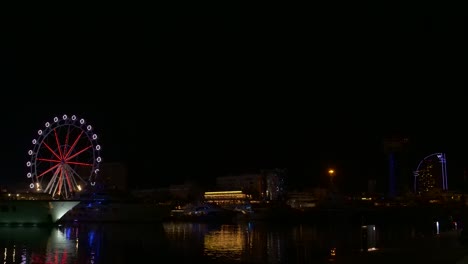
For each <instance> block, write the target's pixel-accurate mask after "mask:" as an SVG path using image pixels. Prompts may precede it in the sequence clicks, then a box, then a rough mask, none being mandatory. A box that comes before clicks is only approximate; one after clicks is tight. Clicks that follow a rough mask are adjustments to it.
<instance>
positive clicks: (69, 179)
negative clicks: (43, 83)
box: [26, 114, 102, 194]
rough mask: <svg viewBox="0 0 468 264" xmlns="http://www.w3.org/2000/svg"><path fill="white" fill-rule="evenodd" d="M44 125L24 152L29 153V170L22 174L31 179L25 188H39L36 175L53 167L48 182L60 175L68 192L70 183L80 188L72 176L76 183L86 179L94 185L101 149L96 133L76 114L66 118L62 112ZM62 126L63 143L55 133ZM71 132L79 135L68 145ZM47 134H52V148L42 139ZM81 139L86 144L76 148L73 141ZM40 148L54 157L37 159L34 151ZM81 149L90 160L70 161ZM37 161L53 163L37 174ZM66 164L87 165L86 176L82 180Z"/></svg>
mask: <svg viewBox="0 0 468 264" xmlns="http://www.w3.org/2000/svg"><path fill="white" fill-rule="evenodd" d="M44 127H45V128H44V129H39V130H38V131H37V134H38V137H37V138H35V139H33V140H32V144H33V148H32V149H30V150H28V155H29V156H30V160H29V161H28V162H27V163H26V165H27V167H28V168H29V172H28V173H27V175H26V176H27V178H30V179H31V180H32V183H31V184H30V185H29V187H30V188H31V189H32V188H35V187H36V188H37V190H38V191H39V190H40V188H41V187H39V178H40V177H42V176H43V175H44V174H46V173H48V172H50V171H52V170H55V173H54V175H53V179H51V182H52V181H57V178H59V181H62V178H63V184H64V185H69V187H68V188H69V191H70V192H71V191H73V185H75V189H76V188H78V189H79V190H81V185H80V184H78V183H77V181H76V180H75V177H76V178H79V180H80V182H82V183H83V184H87V183H88V182H89V183H90V184H91V185H92V186H94V185H95V178H96V177H97V174H98V172H99V163H100V162H101V161H102V159H101V156H100V155H99V154H100V151H101V145H99V144H98V141H97V139H98V136H97V134H95V133H94V131H93V127H92V126H91V125H90V124H87V123H86V121H85V119H83V118H81V119H79V118H77V116H76V115H72V116H71V117H68V116H67V115H66V114H64V115H63V116H62V117H61V118H59V117H54V118H53V121H51V122H45V124H44ZM62 127H68V128H67V132H66V140H65V142H63V141H62V142H60V140H59V136H58V135H57V130H60V129H61V128H62ZM72 131H77V133H79V135H78V136H77V137H76V138H75V140H74V141H73V140H72V141H71V142H73V143H72V144H71V143H70V142H68V139H69V136H70V135H71V132H72ZM82 136H84V137H82ZM49 137H55V140H56V141H55V142H56V145H55V147H53V148H52V147H50V146H49V145H48V144H47V143H46V142H45V141H46V139H47V138H49ZM82 138H86V140H87V143H88V144H89V146H87V147H86V148H84V149H81V150H78V151H77V150H76V149H75V147H76V144H77V143H78V141H80V140H81V139H82ZM62 148H63V149H62ZM67 148H68V149H67ZM42 149H48V150H47V151H50V155H52V154H53V156H55V157H54V159H43V158H40V157H39V156H38V154H39V152H40V151H41V150H42ZM62 150H63V153H62ZM44 151H45V150H44ZM84 152H86V153H88V154H90V155H91V156H92V162H89V163H86V164H85V163H81V162H78V161H70V160H71V159H73V158H76V157H77V156H79V155H80V154H82V153H84ZM55 158H56V159H55ZM41 160H42V161H49V162H54V163H55V165H54V166H52V167H51V168H49V169H47V170H46V171H45V172H43V173H42V174H38V173H40V172H38V171H37V170H38V165H39V164H38V162H40V161H41ZM70 164H74V165H86V166H89V167H91V170H90V174H89V176H86V177H85V178H86V179H83V178H82V177H80V175H79V174H78V173H77V172H76V171H75V170H74V169H73V168H72V167H71V166H70ZM58 174H60V176H57V175H58ZM44 178H45V177H44ZM65 179H66V180H65ZM50 184H51V183H49V184H48V186H47V188H49V187H50V186H49V185H50ZM60 186H61V185H60ZM47 188H46V190H47ZM52 188H53V187H50V189H51V190H52ZM60 188H61V187H60ZM60 188H59V192H58V193H59V194H60V192H61V190H60ZM64 188H65V189H66V188H67V187H66V186H65V187H64ZM55 189H57V187H55ZM46 190H44V191H46ZM65 191H66V190H65ZM54 194H55V190H54Z"/></svg>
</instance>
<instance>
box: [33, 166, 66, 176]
mask: <svg viewBox="0 0 468 264" xmlns="http://www.w3.org/2000/svg"><path fill="white" fill-rule="evenodd" d="M60 164H61V163H57V164H55V165H54V166H52V167H50V168H49V169H47V170H46V171H44V172H43V173H41V174H40V175H37V178H40V177H42V176H44V175H45V174H47V173H48V172H49V171H51V170H53V169H55V168H57V167H58V166H59V165H60Z"/></svg>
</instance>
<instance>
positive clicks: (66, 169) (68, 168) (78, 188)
mask: <svg viewBox="0 0 468 264" xmlns="http://www.w3.org/2000/svg"><path fill="white" fill-rule="evenodd" d="M65 171H66V173H69V174H70V178H71V181H72V184H73V185H74V186H75V187H76V188H75V190H77V191H81V186H80V184H78V183H77V182H76V179H75V177H73V171H72V170H71V167H69V166H68V165H65ZM78 178H80V177H79V175H78ZM80 179H81V178H80ZM81 180H83V179H81Z"/></svg>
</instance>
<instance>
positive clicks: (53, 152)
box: [44, 142, 62, 159]
mask: <svg viewBox="0 0 468 264" xmlns="http://www.w3.org/2000/svg"><path fill="white" fill-rule="evenodd" d="M44 145H45V146H46V148H47V149H48V150H49V151H50V152H52V154H54V156H55V157H56V158H57V159H62V158H60V156H59V155H57V153H55V151H53V150H52V148H50V147H49V145H47V143H45V142H44Z"/></svg>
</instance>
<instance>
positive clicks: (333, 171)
mask: <svg viewBox="0 0 468 264" xmlns="http://www.w3.org/2000/svg"><path fill="white" fill-rule="evenodd" d="M328 175H329V176H330V188H331V189H333V188H334V186H333V177H334V176H335V170H334V169H329V170H328Z"/></svg>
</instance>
